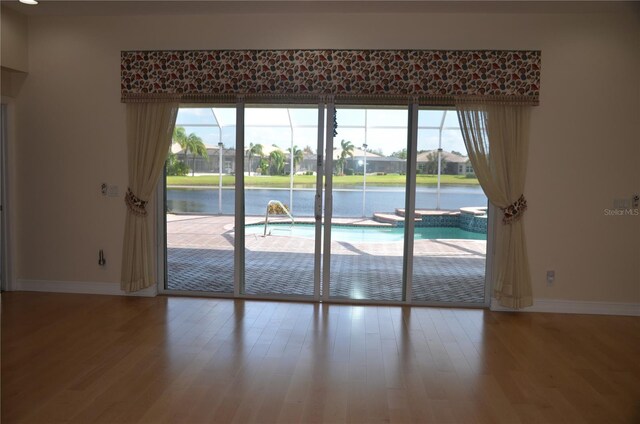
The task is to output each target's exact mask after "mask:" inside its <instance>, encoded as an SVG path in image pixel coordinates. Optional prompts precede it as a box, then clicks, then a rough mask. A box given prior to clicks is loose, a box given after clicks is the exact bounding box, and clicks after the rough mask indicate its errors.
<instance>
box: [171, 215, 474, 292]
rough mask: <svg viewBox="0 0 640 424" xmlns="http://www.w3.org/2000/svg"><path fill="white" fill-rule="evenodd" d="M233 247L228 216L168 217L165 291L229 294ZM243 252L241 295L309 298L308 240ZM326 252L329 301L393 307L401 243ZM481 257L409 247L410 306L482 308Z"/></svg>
mask: <svg viewBox="0 0 640 424" xmlns="http://www.w3.org/2000/svg"><path fill="white" fill-rule="evenodd" d="M336 221H340V222H341V223H346V222H347V221H348V222H350V223H353V221H358V223H359V224H360V225H372V224H374V223H373V221H369V220H353V219H350V220H344V219H343V220H334V222H336ZM375 225H380V224H379V223H375ZM233 243H234V238H233V217H231V216H195V215H168V216H167V270H168V271H167V274H168V275H167V281H168V283H167V288H168V289H170V290H183V291H203V292H212V293H233ZM245 245H246V249H245V292H246V293H247V294H251V295H263V294H269V295H301V296H312V294H313V266H314V246H315V245H314V242H313V240H311V239H304V238H297V237H283V236H268V237H261V236H257V235H247V236H246V241H245ZM331 251H332V255H331V289H330V297H332V298H339V299H349V298H352V299H368V300H380V301H399V300H401V298H402V251H403V243H402V242H389V243H345V242H332V246H331ZM485 251H486V241H484V240H452V239H447V240H417V241H416V243H415V244H414V265H413V268H414V272H413V280H412V281H413V300H415V301H430V302H456V303H482V302H483V301H484V276H485Z"/></svg>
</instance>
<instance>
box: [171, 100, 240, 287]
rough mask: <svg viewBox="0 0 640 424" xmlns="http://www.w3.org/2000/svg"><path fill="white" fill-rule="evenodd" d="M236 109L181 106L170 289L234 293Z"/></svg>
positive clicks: (173, 182)
mask: <svg viewBox="0 0 640 424" xmlns="http://www.w3.org/2000/svg"><path fill="white" fill-rule="evenodd" d="M235 113H236V112H235V107H202V106H198V107H181V108H180V110H179V112H178V117H177V119H176V129H175V131H174V136H173V143H172V146H171V151H170V152H169V156H168V159H167V163H166V175H167V177H166V243H167V261H166V266H167V278H166V283H165V284H166V286H165V288H166V289H169V290H176V291H199V292H213V293H228V294H232V293H233V283H234V277H233V269H234V235H233V234H234V232H233V220H234V213H235V210H234V209H235V207H234V201H235V192H234V184H235V177H234V173H235V169H234V163H235V162H234V158H235V154H236V152H235V148H234V146H235V137H236V131H235Z"/></svg>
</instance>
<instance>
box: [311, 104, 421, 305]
mask: <svg viewBox="0 0 640 424" xmlns="http://www.w3.org/2000/svg"><path fill="white" fill-rule="evenodd" d="M407 117H408V115H407V109H406V107H405V108H388V107H387V108H373V107H364V106H362V107H349V108H346V107H338V108H337V109H336V122H337V128H336V131H335V134H334V138H333V143H332V144H333V145H332V146H329V144H328V145H327V156H331V161H332V172H331V175H327V179H329V177H330V179H331V185H330V193H326V195H329V194H330V195H331V196H332V205H331V211H330V212H331V213H330V214H327V215H325V222H326V223H327V224H329V225H328V227H329V228H330V230H329V231H328V232H326V233H325V234H327V235H328V236H329V237H330V241H331V243H330V250H329V251H326V252H325V255H324V259H325V260H328V261H330V264H331V265H330V278H329V279H328V281H327V279H325V282H328V285H329V290H328V294H329V296H328V298H329V299H348V300H367V301H395V302H400V301H402V300H403V296H404V294H403V293H404V281H403V254H404V219H405V218H404V207H405V191H406V152H407ZM327 191H329V185H328V187H327ZM325 210H326V209H325Z"/></svg>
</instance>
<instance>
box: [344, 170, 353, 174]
mask: <svg viewBox="0 0 640 424" xmlns="http://www.w3.org/2000/svg"><path fill="white" fill-rule="evenodd" d="M344 175H353V169H351V168H347V169H345V170H344Z"/></svg>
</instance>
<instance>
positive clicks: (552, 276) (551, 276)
mask: <svg viewBox="0 0 640 424" xmlns="http://www.w3.org/2000/svg"><path fill="white" fill-rule="evenodd" d="M555 281H556V272H555V271H547V286H553V283H554V282H555Z"/></svg>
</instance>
